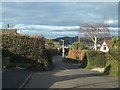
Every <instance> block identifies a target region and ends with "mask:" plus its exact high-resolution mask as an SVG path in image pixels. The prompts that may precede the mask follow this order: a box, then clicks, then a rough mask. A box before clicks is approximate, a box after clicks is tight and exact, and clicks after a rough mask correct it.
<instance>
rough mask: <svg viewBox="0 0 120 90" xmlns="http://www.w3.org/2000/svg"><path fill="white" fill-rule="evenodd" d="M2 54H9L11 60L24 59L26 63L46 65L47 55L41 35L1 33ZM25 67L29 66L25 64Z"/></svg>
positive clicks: (19, 60) (18, 60) (15, 61)
mask: <svg viewBox="0 0 120 90" xmlns="http://www.w3.org/2000/svg"><path fill="white" fill-rule="evenodd" d="M2 51H3V53H2V54H3V56H9V57H10V58H11V62H14V63H17V62H21V61H26V62H27V63H28V64H32V63H33V62H35V63H39V65H41V66H42V67H43V68H44V66H46V65H47V66H46V67H48V65H49V64H48V63H49V62H48V60H47V59H46V58H48V55H47V54H46V53H47V52H46V49H45V40H44V38H42V37H38V36H37V37H31V36H27V35H13V34H2ZM25 67H29V65H27V64H26V66H25Z"/></svg>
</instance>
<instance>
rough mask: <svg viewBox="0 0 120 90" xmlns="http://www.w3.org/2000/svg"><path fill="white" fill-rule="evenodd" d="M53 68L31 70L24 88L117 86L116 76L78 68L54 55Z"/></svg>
mask: <svg viewBox="0 0 120 90" xmlns="http://www.w3.org/2000/svg"><path fill="white" fill-rule="evenodd" d="M53 62H54V65H55V69H54V70H52V71H47V72H33V74H32V77H31V78H30V80H29V81H28V83H27V84H26V85H25V88H117V87H118V78H116V77H109V76H103V75H101V74H100V73H98V72H93V71H88V70H84V69H80V68H79V65H75V64H65V63H63V62H62V61H61V57H60V56H54V57H53Z"/></svg>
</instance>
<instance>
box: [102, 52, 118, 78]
mask: <svg viewBox="0 0 120 90" xmlns="http://www.w3.org/2000/svg"><path fill="white" fill-rule="evenodd" d="M106 61H107V63H106V68H105V71H104V74H109V75H110V76H119V77H120V73H119V72H120V69H119V65H120V61H119V60H115V58H114V57H113V56H111V55H110V54H107V55H106ZM109 66H110V68H109Z"/></svg>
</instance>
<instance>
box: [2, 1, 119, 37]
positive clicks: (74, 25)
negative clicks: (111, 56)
mask: <svg viewBox="0 0 120 90" xmlns="http://www.w3.org/2000/svg"><path fill="white" fill-rule="evenodd" d="M0 15H2V20H0V21H2V22H0V28H6V24H10V27H11V28H17V29H18V33H23V34H36V35H37V34H38V35H42V36H44V37H46V38H57V37H64V36H72V37H73V36H77V34H78V30H79V26H80V25H81V24H83V23H90V24H91V23H93V24H94V23H102V22H103V18H104V17H107V19H108V21H107V23H108V25H109V28H110V29H111V30H112V32H111V33H112V34H114V35H117V32H116V31H115V30H117V26H118V3H117V2H101V3H100V2H2V11H1V12H0Z"/></svg>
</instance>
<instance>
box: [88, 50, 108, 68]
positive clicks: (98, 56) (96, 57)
mask: <svg viewBox="0 0 120 90" xmlns="http://www.w3.org/2000/svg"><path fill="white" fill-rule="evenodd" d="M86 55H87V67H86V68H98V67H99V68H103V67H105V64H106V60H105V53H103V52H99V51H93V50H88V51H87V52H86Z"/></svg>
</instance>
